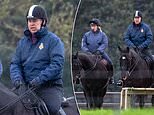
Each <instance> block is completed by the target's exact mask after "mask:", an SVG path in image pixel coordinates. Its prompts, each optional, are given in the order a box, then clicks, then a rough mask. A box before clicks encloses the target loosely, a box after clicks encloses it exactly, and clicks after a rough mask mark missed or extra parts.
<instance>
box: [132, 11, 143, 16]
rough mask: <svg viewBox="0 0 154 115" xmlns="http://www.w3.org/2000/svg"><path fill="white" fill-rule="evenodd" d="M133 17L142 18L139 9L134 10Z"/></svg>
mask: <svg viewBox="0 0 154 115" xmlns="http://www.w3.org/2000/svg"><path fill="white" fill-rule="evenodd" d="M135 17H141V18H142V12H141V11H138V10H137V11H135V13H134V18H135Z"/></svg>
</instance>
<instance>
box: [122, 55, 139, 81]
mask: <svg viewBox="0 0 154 115" xmlns="http://www.w3.org/2000/svg"><path fill="white" fill-rule="evenodd" d="M122 58H125V60H126V61H128V63H127V64H128V65H127V64H126V65H124V66H126V67H127V70H123V68H122V67H121V71H126V72H127V74H126V76H125V77H124V78H123V80H126V79H127V78H128V77H130V76H131V74H132V73H133V71H134V70H135V68H136V66H137V65H138V63H139V59H137V60H136V61H135V63H132V61H133V58H132V57H131V58H127V56H121V58H120V60H122ZM123 60H124V59H123Z"/></svg>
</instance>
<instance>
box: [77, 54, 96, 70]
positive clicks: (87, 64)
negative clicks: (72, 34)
mask: <svg viewBox="0 0 154 115" xmlns="http://www.w3.org/2000/svg"><path fill="white" fill-rule="evenodd" d="M92 58H93V57H92V56H89V55H88V56H87V55H80V56H79V60H80V62H81V64H82V66H83V69H84V70H87V69H89V68H92V66H93V65H94V62H93V59H92Z"/></svg>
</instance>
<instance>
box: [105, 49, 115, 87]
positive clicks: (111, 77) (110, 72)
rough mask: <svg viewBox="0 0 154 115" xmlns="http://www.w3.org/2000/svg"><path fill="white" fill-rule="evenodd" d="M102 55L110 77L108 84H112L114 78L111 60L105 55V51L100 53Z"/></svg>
mask: <svg viewBox="0 0 154 115" xmlns="http://www.w3.org/2000/svg"><path fill="white" fill-rule="evenodd" d="M102 57H103V58H104V59H105V60H107V62H108V64H107V69H108V71H109V77H110V81H109V83H110V84H114V78H113V64H112V61H111V59H110V57H109V56H108V55H107V53H105V52H104V53H102Z"/></svg>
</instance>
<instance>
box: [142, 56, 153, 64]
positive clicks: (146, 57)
mask: <svg viewBox="0 0 154 115" xmlns="http://www.w3.org/2000/svg"><path fill="white" fill-rule="evenodd" d="M144 59H145V60H146V62H149V63H150V62H152V59H151V58H150V57H149V56H145V57H144Z"/></svg>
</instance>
